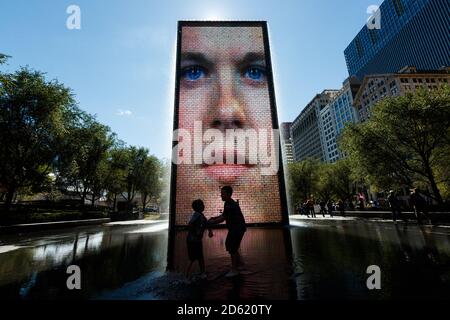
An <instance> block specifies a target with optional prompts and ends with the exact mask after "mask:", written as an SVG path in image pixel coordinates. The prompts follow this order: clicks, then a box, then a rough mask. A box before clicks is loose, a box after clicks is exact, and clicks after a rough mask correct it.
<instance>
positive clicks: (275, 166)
mask: <svg viewBox="0 0 450 320" xmlns="http://www.w3.org/2000/svg"><path fill="white" fill-rule="evenodd" d="M268 43H269V41H268V35H267V26H266V24H265V22H252V23H248V22H247V23H244V22H223V23H221V22H216V23H211V22H179V26H178V44H177V79H176V90H175V91H176V92H175V94H176V96H175V116H174V130H175V131H174V148H173V154H172V157H173V159H172V160H173V161H172V163H173V165H172V189H171V190H172V192H171V214H172V216H171V219H173V222H172V223H173V225H176V226H183V225H186V224H187V222H188V221H189V217H190V216H191V214H192V207H191V204H192V201H193V200H195V199H202V200H203V201H204V203H205V212H204V213H205V216H206V217H211V216H217V215H218V214H219V210H220V209H223V202H222V200H221V197H220V188H221V187H222V186H225V185H230V186H231V187H232V188H233V198H234V199H235V200H239V203H240V206H241V209H242V212H243V214H244V216H245V219H246V222H247V223H282V222H283V216H285V215H286V216H287V209H286V205H285V204H286V198H285V191H284V178H283V168H282V163H281V161H280V159H281V158H280V154H279V152H280V151H279V150H280V149H279V144H280V141H279V139H280V138H279V132H278V120H277V114H276V107H275V99H274V89H273V78H272V70H271V61H270V51H269V47H268Z"/></svg>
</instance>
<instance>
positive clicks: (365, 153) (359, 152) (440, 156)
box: [340, 85, 450, 204]
mask: <svg viewBox="0 0 450 320" xmlns="http://www.w3.org/2000/svg"><path fill="white" fill-rule="evenodd" d="M340 144H341V147H342V148H343V150H345V151H346V152H348V153H349V155H350V159H351V160H350V161H352V164H353V165H355V166H358V167H359V169H358V170H360V171H361V172H365V173H366V174H367V176H369V177H370V180H371V181H372V182H374V183H376V184H378V185H381V186H389V185H392V184H393V183H399V184H402V185H406V186H410V187H412V186H414V185H415V184H420V183H425V184H426V185H427V186H428V187H429V188H430V189H431V193H430V194H429V195H430V197H432V198H433V199H435V200H436V201H437V202H438V203H439V204H442V203H443V199H442V195H441V191H440V187H441V188H442V187H443V186H448V183H449V180H448V175H446V174H444V175H443V176H441V175H440V174H438V173H439V172H442V171H443V170H444V171H445V170H446V169H445V168H448V166H449V163H448V152H449V150H450V149H449V148H450V87H449V86H448V85H445V86H442V87H440V88H439V89H436V90H427V89H424V88H420V89H418V90H417V91H416V92H415V93H414V94H413V93H408V94H407V95H405V96H401V97H396V98H387V99H384V100H382V101H380V102H379V103H378V104H377V105H376V106H374V108H373V113H372V116H371V118H370V119H369V120H368V121H367V122H365V123H362V124H353V125H350V126H348V127H347V128H346V129H345V130H344V133H343V136H342V139H341V141H340ZM447 172H448V171H447Z"/></svg>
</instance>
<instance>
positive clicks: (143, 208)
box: [142, 193, 147, 212]
mask: <svg viewBox="0 0 450 320" xmlns="http://www.w3.org/2000/svg"><path fill="white" fill-rule="evenodd" d="M146 203H147V193H144V198H143V199H142V211H144V212H145V204H146Z"/></svg>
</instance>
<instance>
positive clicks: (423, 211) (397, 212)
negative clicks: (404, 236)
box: [387, 188, 432, 224]
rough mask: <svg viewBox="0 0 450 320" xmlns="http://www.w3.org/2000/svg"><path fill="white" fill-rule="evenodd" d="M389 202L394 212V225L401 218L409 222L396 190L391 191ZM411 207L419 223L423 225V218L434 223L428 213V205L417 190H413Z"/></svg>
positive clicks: (410, 196) (410, 198)
mask: <svg viewBox="0 0 450 320" xmlns="http://www.w3.org/2000/svg"><path fill="white" fill-rule="evenodd" d="M387 201H388V203H389V207H390V208H391V211H392V220H393V221H394V223H397V218H401V219H402V220H403V221H404V222H408V219H407V218H406V215H405V213H404V212H402V204H401V201H400V200H399V199H398V197H397V195H396V194H395V192H394V190H391V191H389V194H388V197H387ZM409 205H410V207H411V208H412V209H413V211H414V216H415V218H416V219H417V223H419V224H422V222H423V219H422V218H423V217H425V218H426V219H427V220H428V221H429V222H430V223H432V220H431V216H430V214H429V212H428V204H427V202H426V201H425V199H424V198H423V197H422V196H421V195H420V192H419V190H418V189H417V188H414V189H412V190H411V194H410V195H409Z"/></svg>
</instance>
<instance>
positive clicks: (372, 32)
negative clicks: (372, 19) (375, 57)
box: [368, 29, 377, 44]
mask: <svg viewBox="0 0 450 320" xmlns="http://www.w3.org/2000/svg"><path fill="white" fill-rule="evenodd" d="M368 30H369V36H370V41H371V42H372V44H375V43H377V34H376V29H368Z"/></svg>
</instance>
